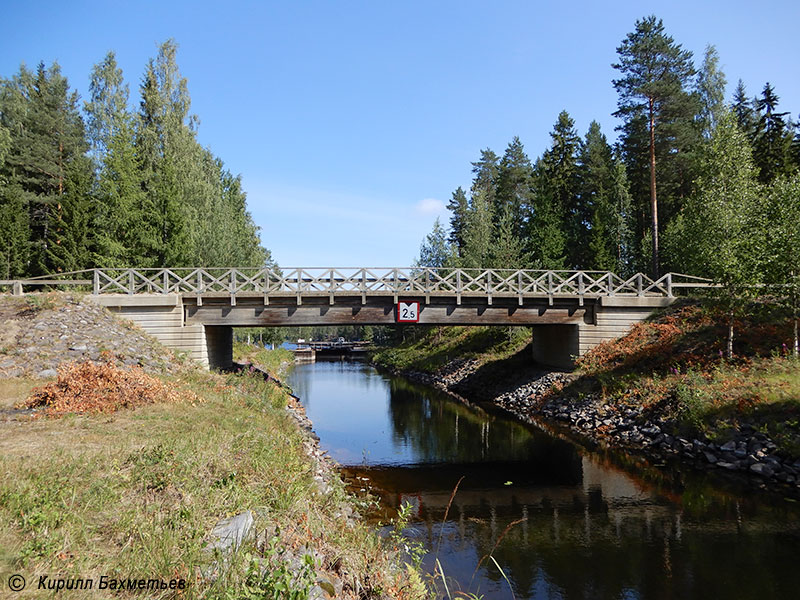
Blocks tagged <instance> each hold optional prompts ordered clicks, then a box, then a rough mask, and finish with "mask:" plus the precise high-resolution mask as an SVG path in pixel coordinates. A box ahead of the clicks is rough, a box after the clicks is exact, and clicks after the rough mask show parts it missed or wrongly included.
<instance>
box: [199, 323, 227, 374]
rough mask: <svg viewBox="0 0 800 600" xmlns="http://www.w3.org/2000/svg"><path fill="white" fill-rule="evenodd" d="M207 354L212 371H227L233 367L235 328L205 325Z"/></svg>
mask: <svg viewBox="0 0 800 600" xmlns="http://www.w3.org/2000/svg"><path fill="white" fill-rule="evenodd" d="M202 327H203V329H205V338H206V353H207V355H208V367H209V368H210V369H226V368H228V367H230V366H231V365H233V327H226V326H224V325H203V326H202Z"/></svg>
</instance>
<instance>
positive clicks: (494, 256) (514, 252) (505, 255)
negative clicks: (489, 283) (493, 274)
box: [488, 205, 527, 269]
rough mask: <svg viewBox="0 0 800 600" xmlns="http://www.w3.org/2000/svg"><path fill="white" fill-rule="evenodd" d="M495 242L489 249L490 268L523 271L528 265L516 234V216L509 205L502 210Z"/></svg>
mask: <svg viewBox="0 0 800 600" xmlns="http://www.w3.org/2000/svg"><path fill="white" fill-rule="evenodd" d="M500 211H501V214H500V218H499V219H497V224H496V225H495V228H494V230H495V234H494V240H493V241H492V244H491V246H490V248H489V262H488V266H490V267H493V268H495V269H523V268H525V267H526V266H527V265H526V263H527V257H526V255H525V251H524V247H523V243H522V240H521V239H520V238H519V237H518V236H516V235H515V233H514V216H513V215H512V214H511V209H510V207H509V206H508V205H506V206H504V207H503V208H501V209H500Z"/></svg>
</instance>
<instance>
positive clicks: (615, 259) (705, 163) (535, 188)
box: [418, 16, 800, 276]
mask: <svg viewBox="0 0 800 600" xmlns="http://www.w3.org/2000/svg"><path fill="white" fill-rule="evenodd" d="M617 54H618V62H616V63H615V64H614V65H613V67H614V68H615V69H616V70H617V71H618V73H619V79H615V80H614V81H613V82H612V84H613V86H614V87H615V89H616V90H617V91H618V93H619V101H618V110H617V111H616V112H615V113H614V115H615V116H617V117H619V118H620V119H621V124H620V125H619V126H618V127H617V131H618V133H619V137H618V140H617V141H616V142H614V143H613V144H612V143H609V141H608V139H607V137H606V135H605V134H604V133H603V132H602V130H601V127H600V125H599V124H598V123H597V122H596V121H593V122H592V123H591V124H590V125H589V129H588V131H587V132H586V133H585V135H583V136H580V135H579V133H578V131H577V130H576V128H575V122H574V120H573V119H572V117H570V115H569V113H568V112H567V111H566V110H565V111H562V112H561V113H560V114H559V115H558V118H557V120H556V123H555V125H554V127H553V130H552V132H551V133H550V137H551V143H550V145H549V147H548V148H546V149H545V150H544V151H543V152H542V154H541V155H540V156H539V158H537V159H536V160H534V161H532V160H531V159H530V158H529V157H528V155H527V154H526V152H525V149H524V147H523V144H522V142H521V141H520V139H519V138H518V137H515V138H514V139H513V140H512V141H511V142H510V143H509V144H508V146H507V147H506V149H505V151H504V153H503V154H502V156H499V155H497V154H496V153H495V152H493V151H492V150H491V149H485V150H481V151H480V156H479V158H478V160H476V161H475V162H473V163H472V173H473V180H472V183H471V186H470V187H469V189H468V190H465V189H463V188H462V187H459V188H458V189H456V190H455V192H453V195H452V198H451V199H450V201H449V203H448V209H449V213H450V222H449V230H446V229H445V227H444V226H443V225H442V224H441V223H438V222H437V223H436V224H435V225H434V229H433V231H432V232H431V233H430V234H429V235H428V236H427V237H426V239H425V241H424V242H423V245H422V247H421V251H420V257H419V259H418V263H420V264H424V265H426V266H441V265H444V264H450V265H457V266H461V267H510V268H514V267H527V268H541V269H545V268H546V269H599V270H612V271H617V272H619V273H622V274H626V273H635V272H646V273H650V274H652V275H656V276H657V275H660V274H661V273H664V272H667V271H677V272H681V271H689V270H694V271H695V273H696V274H706V273H707V272H708V270H707V269H704V268H702V265H697V264H696V262H697V261H694V260H693V259H692V257H691V256H690V254H691V252H690V251H689V250H690V249H687V247H686V242H687V240H686V229H685V225H686V220H687V219H688V218H690V214H689V213H690V212H691V205H692V202H693V200H692V199H693V198H695V199H696V198H698V197H702V196H703V194H706V195H707V194H708V193H709V186H711V185H712V179H711V178H710V177H709V175H710V173H711V172H712V171H713V166H714V164H715V161H716V162H719V161H724V160H725V157H724V156H722V155H721V154H720V153H721V152H726V151H727V149H723V148H721V147H720V145H719V144H718V143H715V136H716V137H717V138H718V137H724V136H723V134H722V133H721V132H720V131H719V129H720V127H723V129H725V130H726V131H727V129H728V128H730V127H735V129H736V131H737V132H738V133H739V134H740V137H741V143H742V144H743V145H742V148H741V149H740V150H741V152H740V154H742V153H743V154H746V156H747V157H748V161H749V162H750V163H752V167H753V168H752V170H751V172H750V177H751V178H752V180H753V183H754V185H756V184H757V187H758V190H759V192H758V193H759V196H760V197H761V198H766V196H767V195H768V194H769V193H770V190H773V189H778V188H780V189H783V190H784V191H786V190H785V188H786V186H787V185H788V184H787V183H786V182H787V181H791V180H792V177H793V176H795V175H796V173H797V171H798V167H800V130H798V124H797V123H795V122H794V121H792V120H791V118H790V117H789V113H787V112H781V111H779V109H778V96H777V93H776V91H775V89H774V88H773V87H772V86H771V85H770V84H769V83H767V84H765V85H764V87H763V89H762V91H761V92H760V94H758V95H756V96H755V97H753V98H749V97H748V95H747V92H746V88H745V85H744V83H743V82H742V81H741V80H740V81H739V83H738V85H737V87H736V90H735V93H734V95H733V99H732V100H731V101H730V102H728V103H726V102H725V88H726V85H727V83H726V77H725V74H724V73H723V72H722V71H721V69H720V67H719V56H718V54H717V52H716V50H715V48H714V47H713V46H709V47H707V49H706V51H705V55H704V57H703V61H702V65H701V66H700V67H699V68H696V67H695V65H694V63H693V56H692V53H691V52H689V51H687V50H684V49H683V48H682V47H681V46H680V44H678V43H676V42H675V41H674V40H673V38H672V37H670V36H669V35H667V33H666V32H665V30H664V26H663V23H662V21H661V20H660V19H657V18H656V17H654V16H650V17H647V18H644V19H641V20H639V21H637V22H636V27H635V31H633V32H632V33H630V34H628V35H627V37H626V38H625V39H624V40H623V41H622V43H621V44H620V46H619V47H618V48H617ZM723 121H724V122H725V123H723ZM725 135H728V133H726V134H725ZM741 164H742V163H740V165H741ZM776 186H777V187H776ZM781 186H783V187H781ZM789 187H791V186H789ZM787 202H789V199H788V198H787ZM766 216H769V215H766ZM697 269H700V270H701V272H699V273H698V272H697Z"/></svg>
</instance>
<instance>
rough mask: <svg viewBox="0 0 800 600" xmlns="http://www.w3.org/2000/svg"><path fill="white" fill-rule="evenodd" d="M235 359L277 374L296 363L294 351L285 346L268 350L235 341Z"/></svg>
mask: <svg viewBox="0 0 800 600" xmlns="http://www.w3.org/2000/svg"><path fill="white" fill-rule="evenodd" d="M233 359H234V360H235V361H236V362H240V363H244V362H247V363H253V364H256V365H259V366H260V367H262V368H264V369H266V370H267V371H268V372H270V373H271V374H273V375H277V374H279V373H281V372H283V371H285V370H286V368H287V367H288V366H289V365H291V364H293V363H294V353H293V352H292V351H291V350H286V349H285V348H276V349H275V350H267V349H265V348H260V347H258V346H255V345H250V344H245V343H244V342H235V343H234V344H233Z"/></svg>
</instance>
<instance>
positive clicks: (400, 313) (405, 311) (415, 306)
mask: <svg viewBox="0 0 800 600" xmlns="http://www.w3.org/2000/svg"><path fill="white" fill-rule="evenodd" d="M397 322H398V323H419V302H417V301H416V300H410V301H403V300H401V301H400V302H398V303H397Z"/></svg>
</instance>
